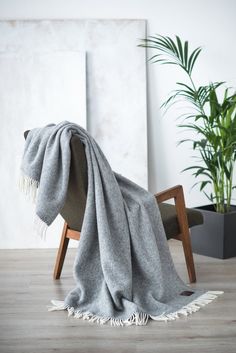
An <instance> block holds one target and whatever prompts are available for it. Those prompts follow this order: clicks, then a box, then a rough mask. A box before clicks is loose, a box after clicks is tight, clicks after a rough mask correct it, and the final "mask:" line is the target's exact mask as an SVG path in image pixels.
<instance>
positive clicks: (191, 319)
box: [0, 241, 236, 353]
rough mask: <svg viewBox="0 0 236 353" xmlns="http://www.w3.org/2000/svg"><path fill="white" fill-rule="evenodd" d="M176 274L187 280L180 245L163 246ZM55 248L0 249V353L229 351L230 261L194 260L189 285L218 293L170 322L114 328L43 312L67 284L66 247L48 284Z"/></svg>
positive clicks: (234, 300)
mask: <svg viewBox="0 0 236 353" xmlns="http://www.w3.org/2000/svg"><path fill="white" fill-rule="evenodd" d="M169 244H170V248H171V252H172V254H173V258H174V262H175V264H176V268H177V270H178V272H179V274H180V276H181V277H182V278H183V280H184V281H186V282H187V281H188V276H187V271H186V268H185V263H184V257H183V252H182V249H181V243H180V242H177V241H170V242H169ZM56 251H57V250H56V249H38V250H33V249H32V250H1V251H0V353H13V352H14V353H52V352H54V353H55V352H62V353H93V352H94V353H95V352H96V353H100V352H103V353H106V352H109V353H111V352H112V353H116V352H117V353H118V352H119V353H126V352H127V353H132V352H135V353H136V352H137V353H144V352H147V353H154V352H155V353H157V352H160V353H170V352H174V353H180V352H181V353H185V352H186V353H187V352H188V353H197V352H198V353H199V352H203V353H211V352H212V353H213V352H214V353H235V352H236V348H235V347H236V258H233V259H228V260H218V259H212V258H207V257H204V256H199V255H194V259H195V264H196V272H197V280H198V282H197V284H196V285H194V286H196V287H200V288H206V289H208V290H223V291H225V293H224V295H222V296H220V297H219V298H217V299H216V300H215V301H214V302H212V303H211V304H209V305H207V306H205V307H204V308H202V309H201V310H199V311H198V312H197V313H194V314H193V315H190V316H188V317H186V318H185V317H182V318H180V319H179V320H176V321H173V322H168V323H164V322H155V321H149V323H148V325H147V326H140V327H136V326H131V327H120V328H119V327H118V328H114V327H111V326H110V325H104V326H99V325H97V324H93V323H89V322H87V321H83V320H79V319H75V318H73V317H70V318H68V317H67V313H66V311H58V312H48V311H47V308H46V306H47V305H50V299H59V300H63V299H64V297H65V296H66V294H67V293H68V291H69V290H71V289H72V288H73V287H74V285H75V282H74V279H73V276H72V267H73V262H74V258H75V254H76V249H69V250H68V254H67V257H66V261H65V265H64V268H63V272H62V277H61V279H60V280H58V281H55V280H53V279H52V274H53V266H54V262H55V258H56Z"/></svg>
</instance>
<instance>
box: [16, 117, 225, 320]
mask: <svg viewBox="0 0 236 353" xmlns="http://www.w3.org/2000/svg"><path fill="white" fill-rule="evenodd" d="M73 134H76V135H78V136H79V138H80V140H81V142H82V143H83V144H84V146H85V153H86V159H87V165H88V192H87V202H86V209H85V215H84V220H83V225H82V230H81V237H80V242H79V246H78V250H77V254H76V258H75V261H74V267H73V276H74V279H75V282H76V287H75V288H74V289H72V290H71V291H70V292H69V293H68V294H67V296H66V298H64V300H62V301H58V300H52V304H53V305H52V306H49V308H48V310H50V311H53V310H67V311H68V315H73V316H74V317H77V318H83V319H88V320H90V321H94V322H98V323H100V324H103V323H106V322H110V323H111V324H112V325H116V326H117V325H132V324H135V325H145V324H146V323H147V322H148V319H149V318H151V319H154V320H163V321H168V320H175V319H176V318H178V317H179V316H180V315H181V314H182V315H188V314H190V313H192V312H195V311H197V310H199V308H200V307H201V306H204V305H206V304H208V303H209V302H211V301H212V300H213V299H215V298H216V297H217V296H218V295H219V294H221V293H223V292H220V291H207V290H202V289H196V288H191V287H190V286H188V285H186V284H185V283H184V282H183V281H182V280H181V279H180V277H179V276H178V274H177V272H176V270H175V267H174V264H173V261H172V257H171V254H170V251H169V247H168V243H167V239H166V235H165V231H164V227H163V223H162V220H161V215H160V211H159V207H158V204H157V202H156V199H155V197H154V196H153V195H152V194H151V193H149V192H148V191H146V190H145V189H143V188H141V187H140V186H138V185H137V184H135V183H134V182H132V181H131V180H129V179H127V178H125V177H124V176H122V175H120V174H118V173H116V172H114V171H112V169H111V167H110V165H109V163H108V161H107V159H106V157H105V156H104V154H103V152H102V151H101V149H100V147H99V146H98V144H97V143H96V141H95V140H94V139H93V138H92V136H91V135H90V134H89V133H88V132H87V131H86V130H85V129H83V128H82V127H80V126H79V125H77V124H74V123H71V122H68V121H63V122H61V123H60V124H57V125H55V124H49V125H47V126H45V127H42V128H35V129H32V130H31V131H30V132H29V134H28V136H27V139H26V142H25V149H24V154H23V158H22V164H21V172H22V179H21V182H20V187H21V189H22V190H23V191H24V192H25V193H27V194H28V195H30V196H31V197H32V198H33V199H34V200H35V202H36V216H35V226H36V227H37V230H38V232H39V233H40V234H41V235H42V234H43V235H44V236H45V234H46V229H47V227H48V226H49V225H50V224H51V223H52V222H53V221H54V219H55V218H56V216H57V215H58V214H59V213H60V210H61V209H62V207H63V205H64V202H65V198H66V192H67V187H68V180H69V171H70V158H71V154H70V139H71V136H72V135H73ZM78 202H79V200H78ZM186 293H187V294H186ZM189 294H190V295H189Z"/></svg>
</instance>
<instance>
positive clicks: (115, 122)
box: [0, 20, 147, 247]
mask: <svg viewBox="0 0 236 353" xmlns="http://www.w3.org/2000/svg"><path fill="white" fill-rule="evenodd" d="M145 27H146V23H145V21H144V20H32V21H31V20H27V21H2V22H0V53H1V55H8V56H11V55H12V56H14V55H15V56H18V58H22V57H34V58H35V60H39V58H43V57H45V56H48V55H49V56H50V55H51V54H52V53H53V55H58V56H60V55H64V54H65V53H67V54H65V55H72V53H75V54H76V53H78V52H86V83H87V86H86V93H87V98H86V99H87V128H88V130H89V131H90V133H91V134H92V136H93V137H94V138H95V139H96V140H97V142H98V143H99V145H100V146H101V148H102V150H103V152H104V154H105V155H106V157H107V159H108V161H109V162H110V164H111V167H112V169H113V170H114V171H116V172H118V173H120V174H123V175H124V176H126V177H128V178H130V179H131V180H133V181H134V182H136V183H138V184H140V185H141V186H143V187H145V188H147V127H146V125H147V124H146V117H147V116H146V54H145V50H143V49H142V48H138V47H137V45H138V43H139V39H140V38H143V37H145V35H146V33H145ZM69 53H70V54H69ZM19 60H21V59H19ZM41 60H43V59H41ZM52 60H53V59H52ZM8 65H9V64H8ZM79 65H80V64H79V61H78V66H79ZM73 67H74V65H73ZM57 69H58V68H55V70H57ZM67 69H68V70H70V68H69V67H68V66H67V67H65V68H64V70H65V71H66V70H67ZM4 72H5V71H4ZM41 74H42V73H41ZM41 74H39V75H38V80H39V81H40V80H41V79H42V76H41ZM19 75H21V73H20V70H19V72H18V76H19ZM3 76H4V74H3ZM11 79H12V78H11ZM11 79H10V81H11ZM1 80H2V76H0V81H1ZM54 83H55V82H54ZM5 84H6V85H10V83H9V82H8V78H7V75H6V74H5V76H4V83H2V88H1V91H0V93H2V91H4V85H5ZM22 84H23V83H22ZM26 84H27V83H26ZM48 91H49V92H50V90H48ZM25 92H27V90H26V91H25ZM5 96H6V95H5ZM80 97H81V96H80V95H78V99H80ZM31 98H32V100H34V98H35V95H34V94H33V95H32V97H31ZM41 98H42V100H43V102H47V100H48V93H47V91H44V92H43V93H42V97H41ZM14 99H15V98H14V95H13V96H12V95H11V94H10V95H9V98H8V103H6V100H5V99H2V101H3V100H4V102H3V105H4V104H5V105H7V104H10V102H12V101H14ZM67 99H69V97H67ZM19 100H20V99H19ZM73 102H74V101H73ZM73 102H71V104H73ZM58 104H59V105H58V106H57V107H55V109H51V110H50V112H49V110H47V111H48V112H49V115H47V114H46V115H45V114H43V111H44V112H45V110H44V105H42V107H41V109H42V110H41V111H38V109H34V104H33V103H32V106H31V107H29V105H28V104H27V97H24V99H23V105H24V106H23V107H21V108H19V109H21V110H22V112H25V114H24V117H22V115H23V114H21V119H20V120H21V124H20V125H19V124H16V120H17V119H19V117H20V115H19V114H16V116H15V117H14V118H13V119H10V120H9V119H7V120H6V121H5V125H4V129H5V130H6V131H8V133H9V134H10V135H11V138H12V137H13V136H16V135H17V134H19V133H20V134H21V133H22V131H23V130H24V129H26V128H30V127H33V126H35V125H36V126H37V125H39V124H38V121H39V120H38V119H41V120H40V121H41V125H43V124H45V123H49V122H52V121H55V122H57V121H60V120H62V117H63V116H62V114H60V112H61V110H60V107H61V106H63V105H64V102H63V97H62V98H61V99H60V100H59V101H58ZM75 106H76V105H75ZM45 107H46V106H45ZM77 107H78V106H77ZM2 109H5V108H0V112H2ZM72 111H73V109H72ZM29 112H32V113H33V114H31V115H29ZM76 113H78V112H76ZM29 116H30V119H32V120H30V119H29ZM77 116H78V114H75V115H73V114H72V112H71V111H68V114H67V120H71V121H75V122H78V119H77ZM34 117H35V118H34ZM0 119H1V120H2V118H1V117H0ZM78 123H79V122H78ZM2 125H3V124H2ZM19 130H20V131H19ZM1 131H2V130H1ZM0 133H1V137H2V135H3V134H4V132H3V131H2V132H0ZM4 141H5V140H4ZM12 144H13V146H12V147H11V153H12V155H13V156H14V160H15V161H16V162H18V159H19V158H20V152H21V149H22V141H18V142H17V143H16V142H12ZM16 144H17V146H16ZM1 146H2V147H3V148H6V146H7V143H6V141H5V142H2V143H1ZM8 146H9V144H8ZM16 151H17V153H16ZM18 151H19V152H18ZM5 163H6V162H5ZM5 163H4V165H3V164H2V165H3V167H2V168H4V167H5ZM16 164H17V163H16ZM9 178H11V179H12V180H11V185H13V184H14V183H15V182H16V180H15V179H16V178H15V176H9ZM13 197H14V198H15V199H21V198H22V197H21V196H20V195H19V193H18V191H17V190H15V191H14V195H11V196H10V200H12V199H13ZM9 202H10V201H9ZM20 204H21V205H22V200H21V201H20ZM17 206H19V205H17ZM31 207H32V206H31ZM0 212H2V211H1V209H0ZM14 212H15V213H16V212H19V211H18V208H17V207H14ZM25 212H26V213H27V215H28V213H29V212H31V211H29V207H28V206H27V210H25ZM27 215H26V216H23V211H22V217H24V218H26V219H29V218H28V217H29V216H27ZM1 218H2V217H1ZM26 223H27V227H28V228H27V229H26ZM21 224H22V222H21ZM30 227H31V225H29V226H28V222H24V226H21V233H22V231H23V232H24V233H28V232H29V231H30ZM53 227H54V225H53V226H51V229H52V231H54V230H53ZM11 229H12V228H11V227H10V226H9V225H7V224H6V225H5V226H4V232H5V233H6V231H7V233H9V230H11ZM19 234H20V233H19ZM19 234H18V236H19ZM50 234H51V230H50ZM50 234H48V238H49V237H52V238H53V240H52V239H50V240H47V242H46V243H43V242H41V241H37V244H35V242H34V244H32V246H31V247H34V246H36V247H52V246H57V244H58V239H59V236H60V235H59V234H56V235H55V232H54V235H52V236H51V235H50ZM4 243H5V244H6V242H5V241H4ZM19 243H20V242H17V241H16V240H15V239H14V241H11V242H10V244H8V246H9V247H11V246H12V244H14V245H15V246H16V247H18V246H20V247H27V241H24V242H23V243H24V245H22V246H21V245H20V244H19ZM28 245H29V244H28ZM0 246H1V244H0ZM29 246H30V245H29ZM3 247H4V245H3Z"/></svg>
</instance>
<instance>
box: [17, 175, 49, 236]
mask: <svg viewBox="0 0 236 353" xmlns="http://www.w3.org/2000/svg"><path fill="white" fill-rule="evenodd" d="M18 186H19V189H20V191H22V192H23V193H24V194H25V195H26V196H27V197H28V198H29V199H30V200H32V201H33V202H34V203H36V197H37V189H38V187H39V182H38V181H37V180H35V179H33V178H30V177H29V176H27V175H25V174H23V173H21V175H20V177H19V180H18ZM33 222H34V223H33V227H34V230H35V232H36V233H37V235H38V236H39V237H40V238H41V239H42V240H44V241H45V240H46V232H47V228H48V225H47V224H46V223H45V222H44V221H43V220H42V219H41V218H40V217H39V216H38V215H37V214H35V216H34V221H33Z"/></svg>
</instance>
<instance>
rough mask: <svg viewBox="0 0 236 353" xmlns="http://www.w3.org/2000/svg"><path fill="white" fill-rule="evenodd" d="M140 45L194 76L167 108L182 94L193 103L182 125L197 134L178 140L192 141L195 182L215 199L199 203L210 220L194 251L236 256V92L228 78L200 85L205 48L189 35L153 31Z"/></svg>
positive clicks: (156, 59)
mask: <svg viewBox="0 0 236 353" xmlns="http://www.w3.org/2000/svg"><path fill="white" fill-rule="evenodd" d="M139 46H141V47H146V48H152V49H153V51H154V55H153V56H152V57H151V58H150V59H149V60H150V61H151V62H153V63H160V64H167V65H177V66H178V67H179V68H180V69H181V70H183V71H184V72H185V73H186V76H187V79H188V81H187V82H176V85H177V87H176V89H175V90H174V91H172V92H171V93H170V96H169V97H168V99H167V100H166V101H165V102H164V103H163V104H162V108H166V109H168V108H170V107H172V106H173V104H178V102H180V101H182V100H184V101H187V102H188V103H190V108H191V110H190V111H189V112H186V114H182V115H181V116H180V117H182V120H181V122H180V124H178V127H180V128H182V129H189V130H190V131H191V132H193V133H194V134H193V136H195V137H194V138H192V139H189V138H188V139H183V140H181V141H179V142H178V144H181V143H190V144H191V145H192V149H193V151H194V153H195V158H197V159H198V162H197V164H194V165H191V166H188V167H186V168H185V169H184V170H183V171H191V172H192V175H193V176H194V177H195V178H197V181H196V183H194V185H193V186H196V185H198V186H199V188H200V191H201V192H203V193H204V194H205V196H206V198H207V199H208V201H210V203H208V204H207V205H204V206H200V207H196V208H197V209H199V210H200V211H201V212H202V213H203V216H204V224H203V225H199V226H196V227H194V228H193V229H192V231H191V239H192V247H193V251H194V252H196V253H199V254H203V255H207V256H212V257H217V258H229V257H233V256H236V235H235V234H234V233H235V232H236V207H235V206H233V205H232V204H231V202H232V191H233V189H234V188H235V185H233V173H234V167H235V161H236V92H235V91H233V92H232V89H229V88H225V87H224V82H210V83H208V84H207V85H202V86H197V85H196V84H195V82H194V79H193V75H192V72H193V68H194V67H195V64H196V62H197V59H198V57H199V55H200V53H201V48H200V47H199V48H196V49H194V50H193V51H192V52H190V51H189V44H188V41H182V40H181V39H180V38H179V37H178V36H175V38H170V37H167V36H161V35H155V36H150V37H148V38H146V39H143V40H142V43H141V44H140V45H139ZM219 97H221V98H219Z"/></svg>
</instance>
